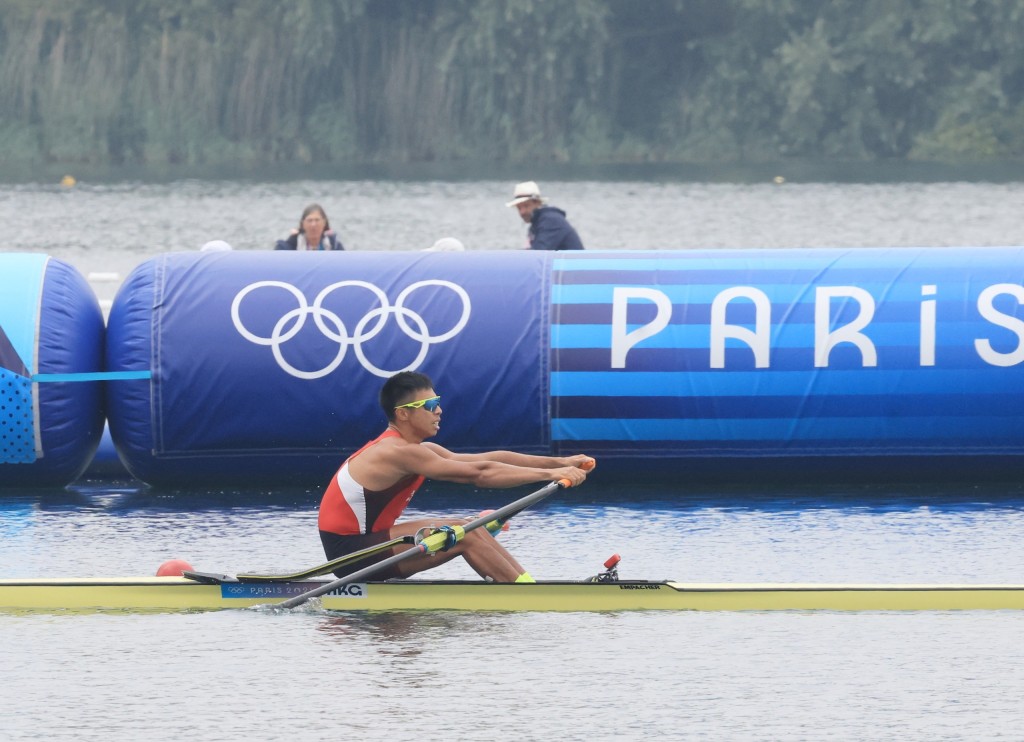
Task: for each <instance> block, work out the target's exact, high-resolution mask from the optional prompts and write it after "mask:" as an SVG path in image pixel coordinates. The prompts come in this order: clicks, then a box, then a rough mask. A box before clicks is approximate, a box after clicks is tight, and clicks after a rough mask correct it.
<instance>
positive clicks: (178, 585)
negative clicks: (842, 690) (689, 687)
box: [0, 577, 1024, 613]
mask: <svg viewBox="0 0 1024 742" xmlns="http://www.w3.org/2000/svg"><path fill="white" fill-rule="evenodd" d="M323 584H324V582H323V581H319V580H305V581H294V582H263V583H254V582H253V583H250V582H235V581H225V582H223V583H220V584H204V583H200V582H195V581H193V580H189V579H186V578H182V577H139V578H68V579H59V578H51V579H6V580H0V611H3V612H7V613H11V612H19V613H20V612H53V611H206V610H223V609H231V608H248V607H251V606H256V605H268V604H274V603H280V602H282V601H284V600H287V599H288V598H292V597H295V596H297V595H300V594H302V593H304V592H307V591H309V590H311V589H313V588H316V587H318V586H321V585H323ZM317 600H319V601H320V605H321V606H322V607H323V608H324V609H327V610H337V611H396V610H401V611H412V610H422V611H447V610H451V611H591V612H592V611H635V610H674V611H682V610H692V611H780V610H782V611H815V610H826V611H921V610H928V611H949V610H1020V609H1024V585H825V584H821V585H814V584H808V585H798V584H767V583H766V584H739V583H735V584H734V583H715V584H700V583H680V582H668V581H666V582H643V581H621V582H609V583H586V582H539V583H536V584H496V583H487V582H476V581H465V582H463V581H427V580H424V581H414V580H409V581H395V582H366V583H356V584H352V585H346V586H343V587H342V588H340V589H338V590H336V591H334V592H332V593H329V594H327V595H324V596H322V597H321V598H319V599H317Z"/></svg>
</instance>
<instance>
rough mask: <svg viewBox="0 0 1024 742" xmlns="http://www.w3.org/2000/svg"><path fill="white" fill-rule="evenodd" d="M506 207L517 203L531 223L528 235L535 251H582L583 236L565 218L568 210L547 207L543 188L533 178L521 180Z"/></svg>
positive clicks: (526, 220)
mask: <svg viewBox="0 0 1024 742" xmlns="http://www.w3.org/2000/svg"><path fill="white" fill-rule="evenodd" d="M505 205H506V206H515V207H516V208H517V209H518V210H519V216H521V217H522V218H523V221H524V222H526V223H527V224H529V225H530V231H529V233H528V235H527V237H528V239H529V241H530V249H531V250H582V249H583V243H582V242H580V236H579V235H578V234H576V230H575V229H573V228H572V225H571V224H569V222H568V221H566V219H565V212H564V211H562V210H561V209H556V208H555V207H554V206H545V205H544V199H542V198H541V196H540V187H538V185H537V184H536V183H534V182H533V181H532V180H528V181H526V182H525V183H520V184H518V185H517V186H516V188H515V190H514V191H513V192H512V200H511V201H509V202H508V203H507V204H505Z"/></svg>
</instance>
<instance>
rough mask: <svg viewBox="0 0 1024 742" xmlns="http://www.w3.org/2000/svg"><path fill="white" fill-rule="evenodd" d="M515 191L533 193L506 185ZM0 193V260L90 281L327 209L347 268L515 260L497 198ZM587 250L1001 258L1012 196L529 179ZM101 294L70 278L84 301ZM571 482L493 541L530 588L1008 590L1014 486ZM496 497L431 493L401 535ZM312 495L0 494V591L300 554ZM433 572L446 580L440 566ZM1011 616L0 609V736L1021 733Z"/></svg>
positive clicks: (504, 191) (1016, 517) (1021, 656)
mask: <svg viewBox="0 0 1024 742" xmlns="http://www.w3.org/2000/svg"><path fill="white" fill-rule="evenodd" d="M522 177H531V176H530V174H524V175H523V176H522ZM515 179H516V178H512V179H509V181H507V182H506V181H504V180H503V181H458V182H434V181H415V182H413V181H406V182H385V181H374V180H362V181H293V182H288V183H259V182H251V181H245V182H243V181H222V182H213V181H175V182H170V183H161V184H142V183H113V184H110V183H107V184H93V185H91V184H89V183H87V182H86V183H83V184H80V185H79V186H78V187H76V188H74V189H71V190H62V189H61V188H59V187H57V186H54V185H0V223H2V224H3V225H4V228H5V236H6V240H5V243H4V246H3V247H2V248H0V249H2V250H27V251H39V252H46V253H49V254H51V255H54V256H55V257H59V258H62V259H65V260H67V261H69V262H70V263H72V264H73V265H75V266H76V267H78V268H79V269H80V270H81V271H82V272H83V273H84V274H88V273H96V272H103V273H117V274H118V275H119V276H120V277H122V278H123V276H125V275H126V274H127V273H128V272H129V271H130V270H131V269H132V268H134V266H135V265H137V264H138V263H140V262H141V261H143V260H145V259H147V258H148V257H151V256H154V255H156V254H158V253H160V252H163V251H167V250H194V249H196V248H198V247H199V246H200V245H201V244H203V243H204V242H206V241H207V240H210V239H225V240H227V241H229V242H231V243H232V244H234V245H235V247H236V248H238V249H261V250H262V249H268V248H269V246H270V245H271V243H272V241H273V239H275V238H276V237H278V236H283V235H284V234H286V233H287V231H288V229H290V228H291V227H292V226H293V225H294V222H296V221H297V219H298V214H299V212H300V211H301V209H302V207H303V206H304V205H305V204H306V203H308V202H310V201H318V202H320V203H322V204H323V205H324V207H325V208H326V210H327V212H328V214H329V216H330V217H331V219H332V223H333V224H334V226H335V227H336V228H337V229H338V231H339V232H340V234H341V237H342V239H343V241H344V242H345V244H346V245H347V246H348V247H349V248H350V249H353V250H400V249H401V250H417V249H421V248H424V247H427V246H429V245H430V244H432V243H433V242H434V240H436V239H437V238H439V237H444V236H454V237H458V238H459V239H461V240H462V241H463V242H464V243H465V244H466V245H467V247H468V248H469V249H472V250H482V249H515V248H517V247H521V246H522V244H523V241H524V232H525V227H524V225H523V224H522V223H521V222H519V221H518V217H517V216H516V215H515V213H514V212H513V211H512V210H510V209H506V208H505V207H504V201H505V200H507V196H508V193H509V192H510V191H511V186H512V181H513V180H515ZM541 185H542V188H543V189H544V190H545V191H546V192H547V194H548V195H549V196H550V198H551V200H552V202H553V203H555V204H556V205H559V206H561V207H563V208H565V209H566V210H567V211H568V212H569V217H570V219H571V220H572V221H573V223H574V224H575V225H576V226H577V227H578V228H579V230H580V232H581V234H582V236H583V238H584V240H585V242H586V244H587V245H588V246H589V247H593V248H597V247H601V248H612V249H635V248H692V247H704V248H718V247H752V248H757V247H787V246H792V247H807V248H813V247H816V246H847V247H861V246H911V245H913V246H917V245H926V246H928V245H935V246H938V245H1011V244H1020V242H1021V238H1020V232H1021V228H1020V216H1019V215H1020V214H1021V213H1022V206H1024V185H1022V184H1020V183H1014V182H1009V183H984V182H974V183H968V182H952V181H951V182H934V183H918V184H909V183H902V184H901V183H889V184H880V185H870V184H841V183H786V184H784V185H775V184H774V183H772V182H770V180H768V179H766V181H765V182H764V183H749V184H744V185H739V184H729V183H715V184H708V183H677V182H666V181H660V182H644V181H639V180H632V181H617V182H609V181H601V182H598V181H542V182H541ZM117 284H118V279H115V280H111V281H102V280H99V279H97V280H95V281H94V285H95V287H96V290H97V293H98V294H99V295H100V297H101V298H110V297H111V296H112V295H113V292H114V291H115V290H116V287H117ZM684 478H685V473H681V480H680V482H675V483H673V482H660V483H652V482H645V481H643V479H642V474H641V473H638V478H637V481H636V482H634V483H628V482H627V483H625V484H621V485H620V486H618V487H616V488H614V489H612V488H610V487H608V486H604V485H602V483H601V481H600V469H598V473H597V475H596V476H595V477H594V478H592V480H591V481H590V482H588V483H587V484H586V485H585V486H584V487H583V488H581V489H580V490H577V491H572V492H566V493H563V494H561V495H560V496H559V497H558V498H557V499H555V500H552V501H549V502H548V503H546V504H544V505H543V506H540V507H537V508H536V509H534V510H533V511H530V512H527V513H524V514H523V515H522V516H520V517H519V518H517V519H516V522H514V523H513V528H512V531H511V532H510V533H509V534H507V535H506V536H504V537H503V538H504V539H506V542H507V544H508V545H509V547H510V548H511V549H513V550H514V552H515V553H516V554H517V556H519V557H520V558H521V560H522V561H523V562H524V564H525V565H526V566H527V568H528V569H530V571H531V572H533V574H535V575H537V576H538V577H542V578H575V577H584V576H587V575H589V574H593V573H594V572H595V571H597V570H598V569H599V568H600V564H601V562H603V561H604V559H605V558H606V557H607V556H608V555H609V554H611V553H612V552H614V551H617V552H619V553H621V554H622V555H623V557H624V560H623V564H622V574H623V575H624V576H626V577H635V578H650V579H656V578H663V577H664V578H672V579H680V580H695V581H715V580H721V581H752V580H770V581H775V580H777V581H882V582H903V581H922V582H927V581H979V582H981V581H986V582H1000V581H1005V582H1022V581H1024V548H1021V546H1020V540H1021V533H1022V532H1024V488H1022V487H1021V486H1018V485H1012V484H1007V485H985V486H980V485H978V484H976V483H963V484H948V485H945V486H943V487H941V488H939V487H930V488H925V487H908V486H897V485H889V484H886V483H884V482H882V483H878V484H877V485H875V486H872V487H860V488H849V487H844V486H842V485H837V484H826V483H822V485H821V486H819V487H814V488H803V489H800V490H792V489H774V490H768V491H763V490H759V489H756V488H750V489H748V490H745V491H739V490H732V491H720V490H714V489H708V490H706V491H694V490H693V489H691V488H686V487H684V486H683V485H684V484H685V479H684ZM518 493H519V491H517V492H511V493H509V492H505V493H477V492H474V491H472V490H471V489H468V488H464V489H449V488H437V487H431V488H428V489H427V490H425V491H424V492H423V493H421V494H420V495H419V496H418V497H417V501H416V505H417V507H418V508H419V509H418V510H417V511H415V512H413V513H411V514H412V515H424V514H435V513H441V512H456V513H460V514H463V513H464V514H473V513H475V512H476V511H478V510H479V509H481V508H483V507H494V506H497V505H499V504H501V503H503V502H505V501H507V500H508V499H511V498H512V497H514V496H515V495H516V494H518ZM317 500H318V496H317V493H315V492H284V491H277V492H258V491H243V492H228V493H223V492H214V493H210V492H188V493H177V494H174V495H171V494H165V493H154V492H150V491H147V490H145V489H142V488H139V487H137V486H135V485H131V484H128V485H124V486H120V485H115V484H111V483H89V484H83V485H78V486H75V487H72V488H71V489H70V490H68V491H59V492H47V493H33V494H23V495H22V494H19V493H7V494H6V495H3V496H2V497H0V572H2V573H3V574H4V575H7V576H35V575H48V576H56V575H78V576H84V575H97V574H148V573H151V572H153V571H154V570H155V568H156V566H157V565H158V564H159V563H160V562H162V561H163V560H165V559H167V558H171V557H181V558H186V559H189V560H190V561H191V562H192V563H193V564H194V565H195V566H196V567H197V568H198V569H205V570H210V571H225V572H238V571H243V570H283V569H289V568H298V567H301V566H307V565H311V564H315V563H318V562H320V561H321V558H322V555H321V552H320V548H319V544H318V540H317V537H316V530H315V522H316V513H315V506H316V503H317ZM437 574H438V576H440V577H468V576H470V574H469V572H468V570H467V568H466V567H464V566H462V565H461V564H450V565H446V566H445V567H443V568H442V569H441V570H439V571H438V573H437ZM1022 630H1024V615H1020V614H1017V613H1014V612H1006V613H995V612H993V613H980V612H975V613H925V614H884V613H875V614H858V615H841V614H829V613H787V614H767V613H750V614H675V615H642V614H622V615H616V614H609V615H601V614H568V615H544V614H522V615H494V614H488V615H459V614H430V615H413V614H395V615H381V616H369V617H368V616H351V615H340V614H335V615H330V614H326V613H322V612H317V611H304V612H299V613H296V614H293V615H269V614H262V613H255V612H249V611H233V612H222V613H208V614H167V615H116V614H115V615H79V616H74V615H44V616H11V615H8V616H0V679H2V680H3V688H4V691H3V693H0V738H2V739H15V740H22V739H39V740H42V739H46V740H49V739H75V740H107V739H136V738H140V737H143V736H148V737H150V738H152V739H156V740H164V739H167V740H171V739H174V740H181V739H204V740H239V739H254V740H274V739H294V738H298V739H311V740H320V739H332V740H335V739H353V738H363V739H368V740H374V739H385V738H393V737H395V736H396V735H402V736H413V735H416V736H423V735H430V736H438V735H445V736H454V737H456V738H459V739H472V740H490V739H539V738H552V739H559V738H566V739H599V740H602V739H613V738H617V739H618V738H625V739H639V738H645V737H652V738H669V739H742V740H747V739H753V740H759V739H765V740H776V739H786V740H789V739H806V740H817V739H823V738H824V739H850V740H864V739H878V740H882V739H893V738H898V739H914V740H918V739H920V740H935V739H989V738H1001V739H1024V732H1021V731H1020V730H1021V729H1022V724H1021V723H1022V722H1024V711H1022V710H1021V707H1020V701H1019V699H1020V696H1021V694H1022V691H1024V670H1022V669H1021V668H1022V667H1024V646H1022V644H1021V642H1020V636H1021V634H1022Z"/></svg>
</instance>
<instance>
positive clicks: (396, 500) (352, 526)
mask: <svg viewBox="0 0 1024 742" xmlns="http://www.w3.org/2000/svg"><path fill="white" fill-rule="evenodd" d="M398 435H399V433H398V431H397V430H392V429H391V428H388V429H387V430H385V431H384V432H383V433H381V434H380V435H379V436H377V437H376V438H374V439H373V440H372V441H370V442H369V443H367V444H366V445H365V446H363V447H362V448H360V449H359V450H358V451H356V452H355V453H354V454H352V455H351V456H349V457H348V458H347V459H345V463H344V464H342V465H341V468H340V469H338V471H337V473H336V474H335V475H334V476H333V477H331V483H330V484H329V485H327V491H326V492H324V496H323V499H322V500H321V501H320V518H319V528H320V530H321V531H327V532H329V533H337V534H339V535H341V536H354V535H357V534H362V533H374V532H377V531H386V530H388V529H389V528H391V526H393V525H395V521H397V520H398V518H399V516H401V514H402V512H403V511H404V510H405V508H406V506H407V505H408V504H409V501H410V500H411V499H412V496H413V495H415V494H416V490H417V489H419V486H420V485H421V484H423V480H424V477H421V476H419V475H417V474H412V475H410V476H408V477H405V478H404V479H400V480H398V481H397V482H395V484H393V485H392V486H390V487H388V488H387V489H386V490H379V491H378V490H368V489H366V488H365V487H363V485H361V484H359V482H357V481H356V480H355V479H353V478H352V475H351V473H349V470H348V465H349V462H350V461H352V459H354V458H355V457H356V456H358V455H359V454H361V453H362V452H363V451H365V450H366V449H367V448H369V447H370V446H372V445H375V444H376V443H379V442H380V441H382V440H384V439H385V438H394V437H395V436H398Z"/></svg>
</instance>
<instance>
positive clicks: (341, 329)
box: [231, 279, 470, 379]
mask: <svg viewBox="0 0 1024 742" xmlns="http://www.w3.org/2000/svg"><path fill="white" fill-rule="evenodd" d="M426 286H438V287H441V288H444V289H448V290H450V291H452V292H454V293H455V295H456V296H457V297H458V298H459V299H460V300H461V302H462V314H461V316H460V317H459V321H458V322H456V323H455V326H454V327H452V328H451V329H450V330H448V331H447V332H443V333H441V334H439V335H432V334H431V333H430V329H429V328H428V327H427V321H426V320H425V319H424V318H423V317H422V316H420V315H419V314H418V313H417V312H415V311H413V310H412V309H409V308H408V307H407V306H405V302H406V301H407V300H408V299H409V297H410V295H412V293H413V292H414V291H417V290H419V289H422V288H424V287H426ZM349 287H353V288H359V289H365V290H366V291H369V292H370V293H371V294H372V295H373V296H374V297H375V298H376V299H377V302H378V303H379V305H380V306H378V307H377V308H376V309H371V310H370V311H369V312H367V313H366V314H365V315H363V317H362V318H361V319H360V320H359V321H358V322H357V323H356V325H355V327H354V328H353V330H352V333H351V334H350V333H349V331H348V328H347V327H346V326H345V323H344V322H343V321H342V319H341V317H339V316H338V315H337V314H336V313H334V312H332V311H330V310H329V309H325V308H324V306H323V304H324V300H325V299H326V298H327V297H328V296H330V295H331V294H332V293H333V292H335V291H336V290H339V289H344V288H349ZM265 288H281V289H284V290H286V291H288V292H289V293H291V294H292V296H294V297H295V300H296V302H297V303H298V306H297V307H296V308H295V309H292V310H291V311H289V312H285V314H284V315H283V316H282V317H281V318H280V319H279V320H278V321H277V323H276V324H275V325H274V329H273V331H272V332H271V333H270V337H260V336H259V335H256V334H254V333H252V332H250V331H249V330H248V328H246V327H245V325H244V324H243V323H242V319H241V317H240V316H239V308H240V307H241V305H242V300H243V299H245V297H247V296H248V295H249V294H251V293H252V292H253V291H256V290H258V289H265ZM391 315H394V317H395V322H396V323H397V324H398V327H399V329H400V330H401V331H402V332H403V333H405V335H406V336H407V337H409V338H410V339H412V340H415V341H417V342H418V343H419V344H420V349H419V352H418V353H417V355H416V358H415V359H414V360H413V361H412V363H410V364H409V365H407V366H406V367H405V368H400V369H396V370H394V371H388V370H385V369H382V368H379V367H377V366H376V365H374V364H373V363H371V362H370V360H369V359H368V358H367V357H366V354H365V353H364V351H363V344H364V343H366V342H368V341H370V340H373V339H374V338H375V337H377V336H378V335H379V334H380V333H381V331H382V330H383V329H384V326H385V325H386V324H387V323H388V319H389V318H390V317H391ZM469 315H470V301H469V294H467V293H466V290H465V289H463V288H462V287H461V286H459V285H457V284H454V283H451V282H450V281H441V280H434V279H431V280H426V281H417V282H416V283H414V284H412V285H410V286H409V287H407V288H405V289H404V290H403V291H402V292H401V293H400V294H399V295H398V298H397V299H396V300H395V303H394V304H392V303H391V302H390V301H389V300H388V296H387V294H385V293H384V292H383V291H382V290H381V289H380V288H378V287H377V286H375V285H373V284H372V283H367V282H366V281H339V282H338V283H332V284H331V285H330V286H328V287H327V288H325V289H324V290H323V291H321V292H320V293H319V294H317V297H316V299H315V300H314V301H313V304H312V305H310V304H309V303H308V302H307V301H306V295H305V294H303V293H302V291H301V289H299V288H297V287H295V286H293V285H292V284H290V283H285V282H284V281H257V282H255V283H251V284H249V285H248V286H246V287H245V288H243V289H242V290H241V291H239V292H238V293H237V294H236V295H235V298H234V301H232V302H231V321H232V322H233V323H234V325H235V329H236V330H238V332H239V334H240V335H241V336H242V337H244V338H245V339H246V340H248V341H249V342H251V343H255V344H256V345H268V346H270V350H271V352H272V353H273V354H274V359H275V360H276V361H277V365H278V366H280V367H281V368H282V369H283V370H284V371H285V372H287V373H288V374H290V375H292V376H294V377H296V378H299V379H319V378H322V377H324V376H327V375H328V374H329V373H331V372H332V371H334V369H336V368H338V366H340V365H341V362H342V361H343V360H344V359H345V354H346V353H347V352H348V349H349V347H351V348H352V349H353V350H354V352H355V354H356V357H357V358H358V359H359V362H360V363H361V364H362V366H363V368H365V369H366V370H367V371H369V372H370V373H372V374H375V375H376V376H380V377H382V378H387V377H389V376H391V375H393V374H396V373H398V372H399V371H412V370H414V369H416V368H418V367H419V365H420V364H421V363H423V359H424V358H426V357H427V351H428V350H429V349H430V346H431V345H436V344H437V343H443V342H445V341H446V340H451V339H452V338H453V337H455V336H456V335H458V334H459V333H460V332H461V331H462V329H463V328H464V327H465V326H466V323H467V322H469ZM307 317H312V318H313V322H314V323H315V324H316V327H317V328H318V329H319V330H320V332H321V333H322V334H323V335H324V336H325V337H326V338H327V339H329V340H331V341H333V342H336V343H337V344H338V352H337V354H336V355H335V356H334V359H333V360H331V361H330V363H328V364H327V365H326V366H324V367H323V368H321V369H319V370H317V371H303V370H301V369H298V368H295V367H294V366H293V365H291V364H290V363H289V362H288V361H287V360H285V357H284V354H283V353H282V351H281V346H282V345H284V344H285V343H287V342H288V341H289V340H291V339H292V338H294V337H295V336H296V335H297V334H298V333H299V331H301V330H302V328H303V327H304V326H305V324H306V318H307Z"/></svg>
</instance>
